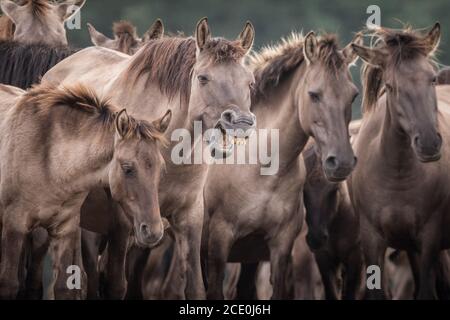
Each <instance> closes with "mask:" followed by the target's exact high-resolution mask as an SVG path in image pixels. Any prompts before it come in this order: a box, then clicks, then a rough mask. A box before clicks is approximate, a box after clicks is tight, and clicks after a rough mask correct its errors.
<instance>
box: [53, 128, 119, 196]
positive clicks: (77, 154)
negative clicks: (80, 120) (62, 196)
mask: <svg viewBox="0 0 450 320" xmlns="http://www.w3.org/2000/svg"><path fill="white" fill-rule="evenodd" d="M92 129H93V130H92V134H91V135H89V133H88V132H85V133H83V136H82V137H81V136H80V137H78V138H75V139H74V137H72V138H70V137H67V138H63V139H61V141H59V142H58V143H57V144H55V146H54V147H52V151H51V155H50V157H51V158H52V163H53V164H54V165H55V166H54V172H53V174H52V176H53V177H54V180H55V181H58V182H59V183H61V184H62V185H63V186H64V189H70V191H71V192H82V191H88V190H90V189H92V188H94V187H106V186H108V184H109V178H108V177H109V165H110V162H111V160H112V158H113V154H114V132H104V133H102V134H99V133H98V132H97V130H98V129H96V128H92ZM86 135H87V136H89V137H91V138H90V139H87V138H86Z"/></svg>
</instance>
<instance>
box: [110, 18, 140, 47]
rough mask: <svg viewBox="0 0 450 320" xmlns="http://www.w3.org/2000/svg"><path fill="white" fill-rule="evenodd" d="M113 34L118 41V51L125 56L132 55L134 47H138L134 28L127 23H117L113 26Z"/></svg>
mask: <svg viewBox="0 0 450 320" xmlns="http://www.w3.org/2000/svg"><path fill="white" fill-rule="evenodd" d="M113 33H114V36H115V38H116V39H117V40H118V41H119V43H118V50H119V51H121V52H124V53H127V54H132V50H131V49H133V48H134V47H136V46H137V45H138V41H137V38H138V36H137V33H136V27H135V26H133V25H132V24H131V23H130V22H128V21H119V22H115V23H114V24H113Z"/></svg>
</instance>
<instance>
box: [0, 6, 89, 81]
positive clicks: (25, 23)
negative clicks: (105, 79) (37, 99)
mask: <svg viewBox="0 0 450 320" xmlns="http://www.w3.org/2000/svg"><path fill="white" fill-rule="evenodd" d="M84 4H85V0H83V1H80V0H77V1H75V2H74V1H65V2H61V3H58V4H51V3H50V2H48V1H46V0H22V1H17V2H13V1H8V0H2V1H1V2H0V6H1V9H2V11H3V12H4V14H5V15H4V16H2V17H1V18H0V19H1V21H0V22H1V23H0V33H1V34H3V36H1V35H0V83H3V84H8V85H13V86H16V87H20V88H22V89H27V88H30V87H31V86H32V85H33V84H36V83H39V81H40V80H41V77H42V76H43V75H44V73H45V72H47V71H48V70H49V69H50V68H51V67H53V66H54V65H56V64H57V63H58V62H60V61H61V60H63V59H65V58H66V57H68V56H70V55H71V54H73V53H74V52H76V50H75V49H72V48H70V47H69V46H68V43H67V37H66V31H65V29H64V22H65V21H67V20H69V19H71V18H72V17H73V15H75V14H77V12H78V11H79V9H80V8H81V7H82V6H83V5H84ZM74 6H75V8H77V10H75V11H74V10H73V8H74Z"/></svg>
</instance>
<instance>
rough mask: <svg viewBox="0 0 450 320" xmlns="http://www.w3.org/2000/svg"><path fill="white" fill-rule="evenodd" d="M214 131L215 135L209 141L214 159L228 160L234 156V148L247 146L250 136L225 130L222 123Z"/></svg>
mask: <svg viewBox="0 0 450 320" xmlns="http://www.w3.org/2000/svg"><path fill="white" fill-rule="evenodd" d="M214 129H215V130H214V133H213V134H212V135H211V136H210V137H208V139H207V143H208V145H209V147H210V149H211V156H212V157H214V158H217V159H223V158H227V157H228V156H230V155H231V154H232V152H233V149H234V146H236V145H237V146H243V145H246V144H247V141H248V137H249V135H248V134H238V133H235V132H234V131H233V130H225V129H224V128H223V126H222V124H221V123H220V122H219V123H217V125H216V126H215V127H214Z"/></svg>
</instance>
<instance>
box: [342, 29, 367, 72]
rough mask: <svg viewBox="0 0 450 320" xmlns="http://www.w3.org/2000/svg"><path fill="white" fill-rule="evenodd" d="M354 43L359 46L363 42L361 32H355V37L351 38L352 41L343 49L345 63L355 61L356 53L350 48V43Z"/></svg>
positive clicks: (353, 62) (351, 63)
mask: <svg viewBox="0 0 450 320" xmlns="http://www.w3.org/2000/svg"><path fill="white" fill-rule="evenodd" d="M353 43H355V44H357V45H359V46H362V45H363V43H364V40H363V36H362V34H361V33H359V32H358V33H357V34H356V35H355V37H354V38H353V40H352V42H350V43H349V44H348V45H347V46H346V47H345V48H344V49H343V50H342V54H343V55H344V58H345V63H346V64H347V65H349V66H351V65H353V64H355V63H356V60H358V55H357V54H356V52H355V50H353V48H352V44H353Z"/></svg>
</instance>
